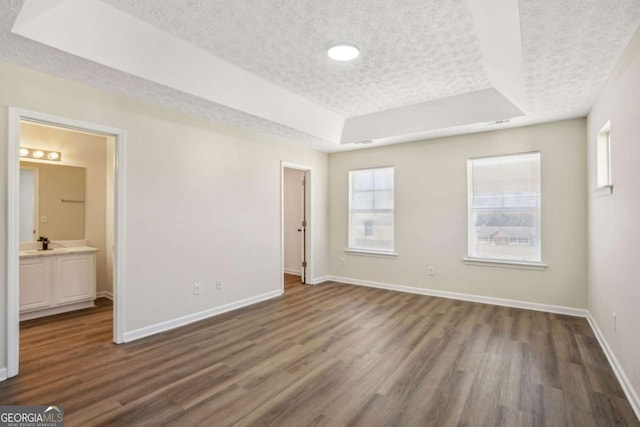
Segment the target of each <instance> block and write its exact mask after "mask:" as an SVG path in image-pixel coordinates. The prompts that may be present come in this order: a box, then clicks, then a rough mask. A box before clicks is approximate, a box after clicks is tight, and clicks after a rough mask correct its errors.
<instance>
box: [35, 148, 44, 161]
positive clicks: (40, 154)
mask: <svg viewBox="0 0 640 427" xmlns="http://www.w3.org/2000/svg"><path fill="white" fill-rule="evenodd" d="M33 157H34V158H35V159H41V158H43V157H44V151H41V150H36V151H34V152H33Z"/></svg>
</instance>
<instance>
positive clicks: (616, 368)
mask: <svg viewBox="0 0 640 427" xmlns="http://www.w3.org/2000/svg"><path fill="white" fill-rule="evenodd" d="M587 321H588V322H589V325H591V329H593V332H594V333H595V334H596V338H597V339H598V342H599V343H600V347H602V350H603V351H604V354H605V355H606V356H607V360H609V364H610V365H611V369H613V372H614V373H615V374H616V377H617V378H618V382H620V385H621V386H622V389H623V390H624V394H625V395H626V396H627V400H629V403H630V404H631V407H632V408H633V411H634V412H635V413H636V417H638V419H639V420H640V399H639V398H638V393H636V391H635V390H634V388H633V386H632V385H631V381H629V377H627V375H626V374H625V372H624V369H622V366H621V365H620V362H618V359H617V358H616V355H615V354H614V353H613V350H611V347H610V346H609V343H608V342H607V340H606V339H605V338H604V335H603V334H602V331H601V330H600V328H599V327H598V324H597V323H596V320H595V319H594V318H593V316H592V315H591V312H590V311H587Z"/></svg>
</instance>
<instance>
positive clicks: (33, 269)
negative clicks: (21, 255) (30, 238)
mask: <svg viewBox="0 0 640 427" xmlns="http://www.w3.org/2000/svg"><path fill="white" fill-rule="evenodd" d="M50 305H51V263H50V262H49V257H46V258H45V257H40V258H28V259H24V260H22V259H21V260H20V312H21V313H22V312H23V311H28V310H35V309H39V308H46V307H49V306H50Z"/></svg>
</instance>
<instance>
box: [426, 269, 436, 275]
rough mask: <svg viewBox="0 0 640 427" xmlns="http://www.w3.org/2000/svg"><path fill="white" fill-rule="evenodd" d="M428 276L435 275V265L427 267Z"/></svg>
mask: <svg viewBox="0 0 640 427" xmlns="http://www.w3.org/2000/svg"><path fill="white" fill-rule="evenodd" d="M428 274H429V276H435V275H436V268H435V267H429V273H428Z"/></svg>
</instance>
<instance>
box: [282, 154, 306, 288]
mask: <svg viewBox="0 0 640 427" xmlns="http://www.w3.org/2000/svg"><path fill="white" fill-rule="evenodd" d="M310 181H311V169H310V168H308V167H306V166H303V165H297V164H291V163H285V162H283V164H282V247H283V251H282V276H283V291H284V292H287V291H289V290H292V289H294V288H296V287H298V286H301V285H303V284H306V283H308V282H309V273H310V271H311V268H310V267H311V266H310V262H309V261H310V256H309V255H310V247H311V245H310V244H309V241H310V231H311V230H310V221H309V216H310V215H309V214H310Z"/></svg>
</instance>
